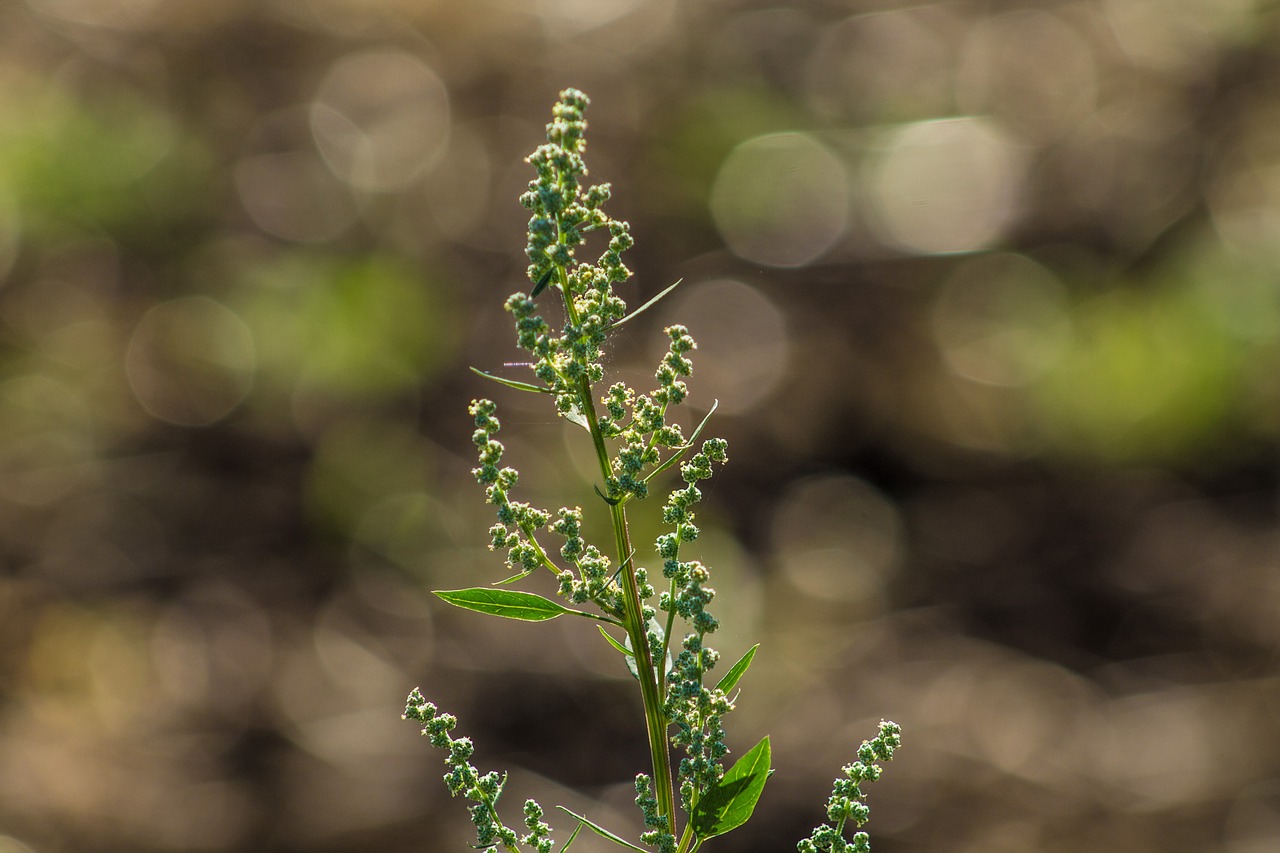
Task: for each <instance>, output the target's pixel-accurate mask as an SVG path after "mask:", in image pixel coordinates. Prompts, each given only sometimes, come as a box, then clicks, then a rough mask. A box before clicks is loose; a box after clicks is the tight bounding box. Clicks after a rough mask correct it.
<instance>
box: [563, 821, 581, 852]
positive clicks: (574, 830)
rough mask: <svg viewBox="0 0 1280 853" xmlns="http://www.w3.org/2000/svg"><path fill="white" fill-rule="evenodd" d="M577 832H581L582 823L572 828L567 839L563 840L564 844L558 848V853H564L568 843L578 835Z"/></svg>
mask: <svg viewBox="0 0 1280 853" xmlns="http://www.w3.org/2000/svg"><path fill="white" fill-rule="evenodd" d="M579 832H582V824H578V825H577V826H575V827H574V828H573V832H572V834H570V836H569V837H568V839H566V840H565V842H564V846H563V847H561V848H560V853H565V851H566V850H568V849H569V845H570V844H572V843H573V841H574V839H575V838H577V837H578V833H579Z"/></svg>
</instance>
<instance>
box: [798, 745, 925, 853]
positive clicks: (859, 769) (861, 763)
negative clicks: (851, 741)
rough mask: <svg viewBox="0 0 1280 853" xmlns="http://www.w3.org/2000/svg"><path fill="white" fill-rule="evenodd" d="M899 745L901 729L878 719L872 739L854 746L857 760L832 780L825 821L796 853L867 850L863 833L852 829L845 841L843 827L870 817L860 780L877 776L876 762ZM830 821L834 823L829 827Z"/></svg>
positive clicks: (889, 755) (868, 842)
mask: <svg viewBox="0 0 1280 853" xmlns="http://www.w3.org/2000/svg"><path fill="white" fill-rule="evenodd" d="M900 746H902V728H901V727H900V726H899V725H898V724H897V723H891V722H888V721H887V720H881V721H880V733H879V734H877V735H876V736H875V738H873V739H872V740H864V741H863V742H862V746H860V747H859V748H858V760H857V761H855V762H853V763H852V764H848V765H845V767H844V768H842V772H843V773H844V776H843V777H842V778H839V779H836V781H835V784H834V785H833V787H832V789H831V797H830V798H829V799H828V800H827V820H828V821H830V823H824V824H822V825H820V826H818V827H816V828H814V830H813V832H812V833H811V834H810V836H809V837H808V838H806V839H805V840H803V841H801V842H800V843H799V844H797V845H796V849H797V850H798V851H799V853H869V851H870V850H871V840H870V838H869V837H868V836H867V834H866V833H865V832H856V833H854V835H853V840H852V841H846V840H845V837H844V827H845V824H846V823H848V822H849V821H853V825H854V826H859V827H860V826H862V825H863V824H865V823H866V822H867V819H868V818H869V817H870V816H871V809H870V808H869V807H868V806H867V804H866V803H865V802H864V800H865V799H866V795H865V794H863V792H862V783H863V782H874V781H876V780H877V779H879V778H880V773H881V767H880V765H879V764H876V762H877V761H891V760H893V753H894V750H896V749H897V748H898V747H900ZM831 824H835V826H832V825H831Z"/></svg>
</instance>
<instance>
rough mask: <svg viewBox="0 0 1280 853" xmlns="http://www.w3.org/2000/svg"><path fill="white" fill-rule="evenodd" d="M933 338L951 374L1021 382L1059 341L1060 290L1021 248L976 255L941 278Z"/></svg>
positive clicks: (1063, 329)
mask: <svg viewBox="0 0 1280 853" xmlns="http://www.w3.org/2000/svg"><path fill="white" fill-rule="evenodd" d="M932 321H933V323H932V325H933V334H934V340H935V341H937V343H938V348H939V349H940V350H941V352H942V355H943V358H944V359H945V360H946V363H947V366H948V367H949V368H950V369H951V370H952V372H954V373H955V374H956V375H958V376H963V377H964V378H966V379H972V380H974V381H976V382H982V383H986V384H990V385H1024V384H1026V383H1027V382H1029V381H1031V380H1032V379H1034V378H1035V377H1037V376H1039V375H1041V374H1042V373H1043V372H1044V371H1045V370H1046V369H1047V368H1048V367H1049V366H1050V365H1051V364H1053V363H1054V361H1056V360H1057V359H1058V358H1059V357H1060V356H1061V355H1062V352H1063V350H1064V349H1065V347H1066V345H1067V342H1068V338H1069V335H1070V321H1069V318H1068V313H1067V301H1066V293H1065V291H1064V290H1063V288H1062V285H1061V284H1060V283H1059V282H1058V280H1057V278H1056V277H1055V276H1054V275H1053V273H1051V272H1049V271H1048V270H1047V269H1045V268H1044V267H1042V266H1041V265H1039V264H1037V263H1036V262H1035V261H1033V260H1031V259H1030V258H1028V257H1026V256H1025V255H1015V254H1004V253H1002V254H994V255H980V256H978V257H975V258H972V259H969V260H967V261H966V262H965V263H963V264H961V265H960V266H959V267H958V268H957V269H956V271H955V272H954V273H952V275H951V276H950V277H949V278H948V279H947V281H946V282H944V283H943V285H942V288H941V290H940V291H939V293H938V296H937V300H936V301H935V302H934V306H933V316H932Z"/></svg>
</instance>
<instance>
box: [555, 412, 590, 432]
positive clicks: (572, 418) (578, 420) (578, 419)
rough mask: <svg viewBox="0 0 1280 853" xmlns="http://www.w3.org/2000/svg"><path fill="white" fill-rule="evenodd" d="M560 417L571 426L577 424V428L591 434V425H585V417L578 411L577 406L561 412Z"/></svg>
mask: <svg viewBox="0 0 1280 853" xmlns="http://www.w3.org/2000/svg"><path fill="white" fill-rule="evenodd" d="M560 417H562V418H564V419H565V420H566V421H568V422H569V423H571V424H577V425H578V426H580V427H582V428H583V429H585V430H586V431H587V432H591V424H589V423H587V418H586V416H585V415H583V414H582V412H581V411H579V410H578V407H577V406H574V407H573V408H572V409H570V410H569V411H567V412H561V413H560Z"/></svg>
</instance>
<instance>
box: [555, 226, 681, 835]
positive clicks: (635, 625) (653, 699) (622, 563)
mask: <svg viewBox="0 0 1280 853" xmlns="http://www.w3.org/2000/svg"><path fill="white" fill-rule="evenodd" d="M562 239H563V238H562ZM557 272H558V273H559V279H560V290H561V293H562V294H563V295H564V304H565V313H566V314H567V315H568V317H569V321H570V322H571V323H574V324H577V322H578V312H577V310H576V309H575V307H574V304H573V296H572V294H571V293H570V291H569V282H568V274H567V272H566V270H565V269H564V268H563V267H557ZM578 402H579V405H580V406H581V407H582V414H583V416H584V417H585V418H586V420H587V424H588V426H589V428H590V430H591V442H592V444H594V445H595V450H596V460H597V461H598V463H599V465H600V476H601V477H602V478H604V480H605V482H608V480H609V478H610V477H611V476H612V473H613V472H612V469H611V466H610V464H609V449H608V448H607V447H606V446H605V443H604V435H603V434H602V433H601V432H600V422H599V418H597V416H596V404H595V397H594V395H593V394H592V392H591V382H590V380H588V379H587V377H585V376H583V377H581V378H579V380H578ZM609 515H610V519H611V520H612V522H613V540H614V545H615V546H616V548H617V552H618V565H619V567H620V571H621V575H622V591H623V607H624V611H625V612H624V615H625V617H626V628H627V637H628V639H629V640H630V641H631V651H632V652H633V653H634V654H635V661H636V675H637V678H638V680H639V681H640V697H641V699H642V701H643V703H644V723H645V728H646V729H647V730H648V734H649V754H650V756H651V757H652V758H653V785H654V796H655V797H656V798H657V800H658V816H659V817H662V818H665V819H666V821H667V832H669V833H671V834H672V835H675V834H676V799H675V791H674V788H673V787H672V782H671V745H670V742H669V741H668V740H667V719H666V715H665V714H664V713H663V710H662V689H661V687H660V686H659V685H660V683H661V681H662V671H661V670H659V669H658V668H657V667H655V666H654V663H653V652H652V651H651V650H650V649H649V638H648V637H647V636H646V631H645V627H646V626H645V619H644V610H643V608H642V606H641V603H640V588H639V585H638V584H637V583H636V564H635V560H634V559H633V554H634V549H633V548H632V547H631V533H630V532H629V531H628V529H627V512H626V509H625V508H624V507H623V506H622V505H621V504H616V503H610V504H609Z"/></svg>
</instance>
